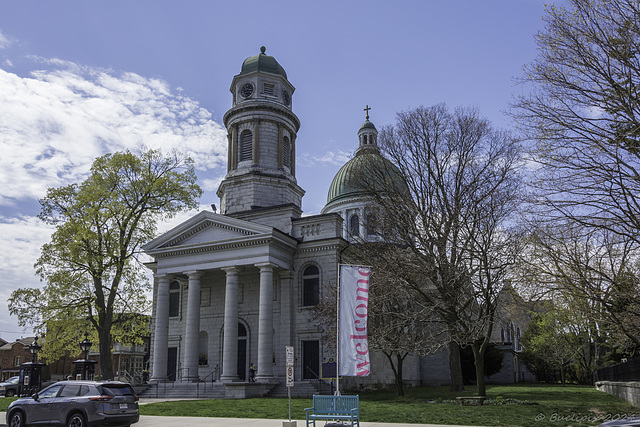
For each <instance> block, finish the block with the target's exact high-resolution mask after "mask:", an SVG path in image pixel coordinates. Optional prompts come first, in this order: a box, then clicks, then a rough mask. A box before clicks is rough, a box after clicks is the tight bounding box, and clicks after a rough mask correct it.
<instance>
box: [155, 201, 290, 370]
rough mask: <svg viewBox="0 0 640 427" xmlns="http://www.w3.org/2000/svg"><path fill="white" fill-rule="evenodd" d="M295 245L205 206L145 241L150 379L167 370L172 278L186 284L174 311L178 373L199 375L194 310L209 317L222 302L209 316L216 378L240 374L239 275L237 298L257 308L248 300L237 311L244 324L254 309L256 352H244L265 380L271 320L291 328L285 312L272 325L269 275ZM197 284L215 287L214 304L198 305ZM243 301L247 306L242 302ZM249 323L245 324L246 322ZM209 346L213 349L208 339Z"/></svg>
mask: <svg viewBox="0 0 640 427" xmlns="http://www.w3.org/2000/svg"><path fill="white" fill-rule="evenodd" d="M296 245H297V242H296V240H295V239H293V238H291V237H289V236H287V235H285V234H283V233H281V232H278V231H277V230H275V229H273V228H272V227H268V226H263V225H260V224H255V223H250V222H247V221H243V220H239V219H235V218H230V217H226V216H222V215H217V214H214V213H212V212H201V213H199V214H198V215H196V216H195V217H193V218H191V219H190V220H188V221H187V222H185V223H184V224H182V225H181V226H179V227H177V228H176V229H174V230H171V231H170V232H168V233H166V234H165V235H163V236H161V237H160V238H158V239H156V240H153V241H151V242H150V243H149V244H147V245H145V248H144V249H145V251H146V252H147V253H148V254H150V255H152V256H153V257H154V258H155V259H156V263H155V264H154V265H153V266H152V267H153V269H154V270H155V279H156V281H157V291H156V295H155V301H156V312H155V313H156V314H155V316H154V325H153V327H154V341H153V365H154V369H153V375H152V378H151V379H152V380H153V381H164V380H166V379H167V377H168V376H170V375H171V374H172V370H171V367H168V366H167V362H168V356H167V348H168V347H170V346H169V338H170V334H171V331H170V328H169V319H170V313H169V311H170V310H169V306H170V296H169V285H170V283H172V282H175V281H177V282H179V283H182V284H183V287H184V288H185V290H186V292H183V293H182V298H181V299H182V300H184V299H186V304H184V303H183V304H181V305H182V306H184V307H185V310H183V312H182V313H180V317H181V318H183V319H184V334H183V339H184V345H183V350H182V353H183V354H182V355H181V358H180V359H181V360H182V363H181V364H180V367H179V369H180V374H181V377H182V378H183V379H186V380H188V381H198V380H199V378H200V377H201V376H200V366H199V356H201V354H202V353H200V350H201V348H199V337H200V333H201V330H202V327H201V317H202V316H205V317H207V318H214V319H216V316H215V315H214V314H215V312H216V311H218V310H219V309H220V308H223V309H222V313H221V315H220V316H218V319H217V320H222V345H221V349H220V350H221V352H222V357H221V360H220V361H219V362H221V363H218V365H221V366H219V368H220V372H221V375H220V380H221V381H223V382H233V381H244V380H245V379H246V378H239V377H238V345H237V342H238V324H239V322H240V321H241V319H240V316H239V304H240V303H242V302H243V301H242V300H241V299H239V286H240V278H241V277H242V279H243V283H242V286H243V292H244V293H246V297H245V298H255V297H258V304H257V306H256V308H257V313H256V310H255V309H254V308H253V307H249V308H248V310H245V313H244V315H245V317H246V319H245V321H246V322H249V323H253V321H252V320H248V319H252V318H254V317H256V314H257V329H256V331H255V332H256V333H257V351H253V349H250V350H251V351H250V352H249V353H248V356H250V357H251V358H252V360H251V361H250V362H251V363H254V364H257V375H256V377H255V379H256V381H258V382H269V381H271V380H273V377H274V373H273V353H274V327H275V326H277V327H278V328H280V327H283V328H284V329H286V330H291V325H290V323H291V316H281V317H279V323H280V324H278V325H274V275H276V276H279V275H280V273H281V272H286V274H284V275H285V276H286V277H288V276H290V274H289V272H290V270H291V268H292V264H293V260H292V257H293V253H294V251H295V247H296ZM230 258H231V259H234V260H235V261H236V263H235V264H234V265H229V259H230ZM186 260H189V261H190V262H188V263H187V262H185V261H186ZM256 273H257V274H256ZM256 276H257V277H256ZM219 277H224V283H220V280H219ZM276 283H279V281H276ZM205 287H206V288H207V289H208V290H209V293H211V292H212V291H211V290H215V292H214V294H216V295H218V294H221V296H222V298H220V299H215V300H212V301H210V304H211V305H213V306H215V307H212V308H207V307H211V306H207V305H204V306H203V301H201V295H202V294H203V289H204V288H205ZM290 295H291V294H290V293H289V292H287V294H286V295H283V296H281V298H290ZM243 299H244V298H243ZM283 303H284V304H285V305H286V306H290V305H292V304H293V302H292V301H290V300H289V301H285V302H283ZM283 303H281V304H283ZM244 305H245V306H246V305H248V301H247V303H245V304H244ZM279 308H280V307H278V309H279ZM278 311H279V310H278ZM210 323H211V322H210ZM213 323H216V322H215V321H214V322H213ZM282 323H285V324H282ZM174 329H177V328H174ZM209 329H210V328H209ZM249 329H250V330H251V331H253V328H251V327H250V328H249ZM175 332H178V331H175ZM209 332H210V333H211V332H214V331H209ZM174 335H175V333H174ZM214 335H215V334H214ZM181 341H182V340H181ZM209 347H210V348H212V349H214V350H215V347H216V346H214V345H211V346H209ZM207 350H208V349H207ZM213 359H215V357H213Z"/></svg>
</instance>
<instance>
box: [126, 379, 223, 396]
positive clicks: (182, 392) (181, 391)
mask: <svg viewBox="0 0 640 427" xmlns="http://www.w3.org/2000/svg"><path fill="white" fill-rule="evenodd" d="M138 397H140V398H151V399H156V398H160V399H224V398H225V386H224V384H222V383H212V382H206V383H204V382H199V383H187V382H184V383H180V382H175V383H172V382H168V383H153V384H149V385H148V388H147V389H146V390H144V391H142V392H140V393H139V394H138Z"/></svg>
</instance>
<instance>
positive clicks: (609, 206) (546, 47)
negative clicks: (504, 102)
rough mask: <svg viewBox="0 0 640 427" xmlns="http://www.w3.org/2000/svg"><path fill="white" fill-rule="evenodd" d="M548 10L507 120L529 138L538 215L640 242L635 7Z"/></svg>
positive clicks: (639, 35)
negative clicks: (514, 120) (512, 117)
mask: <svg viewBox="0 0 640 427" xmlns="http://www.w3.org/2000/svg"><path fill="white" fill-rule="evenodd" d="M568 3H569V5H570V7H569V8H564V7H557V6H549V7H548V9H547V14H546V17H545V18H544V20H545V22H546V27H545V29H544V30H543V31H541V32H540V33H539V34H538V35H537V43H538V49H539V54H538V57H537V59H536V60H535V61H534V62H533V63H531V64H530V65H529V66H528V67H526V69H525V76H524V77H523V78H522V80H521V83H522V89H523V92H524V93H523V94H522V95H521V96H518V97H517V98H516V100H515V103H514V107H515V109H514V113H513V114H514V115H515V117H516V118H517V119H518V120H519V122H520V124H521V125H522V127H523V129H524V131H525V132H526V133H527V134H528V136H529V137H531V138H532V139H534V140H535V143H536V144H535V146H534V147H533V150H532V159H534V160H535V161H536V162H537V165H538V168H539V169H538V170H536V178H535V179H533V180H532V184H534V185H535V186H537V188H538V189H539V190H540V193H539V194H538V195H537V196H538V198H537V200H536V201H537V203H538V206H539V207H541V209H540V213H541V214H542V215H544V216H545V220H547V221H548V220H553V219H565V218H566V219H569V220H570V221H571V223H573V225H574V226H577V227H580V228H582V229H585V228H597V229H604V230H608V231H610V232H613V233H616V234H618V235H620V236H623V237H624V238H625V239H628V240H631V241H634V242H635V243H636V244H638V243H640V234H639V230H640V199H639V197H640V179H639V174H638V168H639V167H640V98H639V97H640V92H639V91H638V88H639V87H640V27H639V25H640V3H639V2H638V1H637V0H569V1H568Z"/></svg>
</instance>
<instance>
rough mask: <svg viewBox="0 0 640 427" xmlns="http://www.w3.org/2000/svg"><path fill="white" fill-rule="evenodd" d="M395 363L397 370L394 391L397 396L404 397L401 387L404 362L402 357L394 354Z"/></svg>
mask: <svg viewBox="0 0 640 427" xmlns="http://www.w3.org/2000/svg"><path fill="white" fill-rule="evenodd" d="M396 361H397V363H396V364H397V369H398V374H397V375H396V391H397V392H398V396H404V388H403V387H402V363H403V362H404V357H400V355H399V354H396Z"/></svg>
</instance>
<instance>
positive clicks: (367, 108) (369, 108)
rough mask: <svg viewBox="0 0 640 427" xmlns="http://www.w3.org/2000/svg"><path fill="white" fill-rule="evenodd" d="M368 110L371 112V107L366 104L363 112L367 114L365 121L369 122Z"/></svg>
mask: <svg viewBox="0 0 640 427" xmlns="http://www.w3.org/2000/svg"><path fill="white" fill-rule="evenodd" d="M369 110H371V107H369V105H368V104H367V107H366V108H365V109H364V111H366V112H367V120H369Z"/></svg>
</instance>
